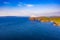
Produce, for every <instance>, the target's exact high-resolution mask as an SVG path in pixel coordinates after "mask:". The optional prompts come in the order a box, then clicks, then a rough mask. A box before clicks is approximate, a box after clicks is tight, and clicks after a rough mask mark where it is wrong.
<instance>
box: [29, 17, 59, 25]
mask: <svg viewBox="0 0 60 40" xmlns="http://www.w3.org/2000/svg"><path fill="white" fill-rule="evenodd" d="M30 20H32V21H34V20H38V21H41V22H53V23H54V25H55V26H60V17H43V16H42V17H30Z"/></svg>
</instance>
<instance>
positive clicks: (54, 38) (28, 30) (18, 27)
mask: <svg viewBox="0 0 60 40" xmlns="http://www.w3.org/2000/svg"><path fill="white" fill-rule="evenodd" d="M0 40H60V27H58V26H54V25H53V23H51V22H48V23H43V22H40V21H37V20H36V21H31V20H29V17H15V16H11V17H10V16H7V17H0Z"/></svg>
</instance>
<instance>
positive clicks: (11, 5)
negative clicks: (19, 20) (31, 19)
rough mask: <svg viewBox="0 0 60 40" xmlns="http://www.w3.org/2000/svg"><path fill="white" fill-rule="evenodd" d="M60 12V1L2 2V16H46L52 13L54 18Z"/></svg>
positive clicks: (8, 0) (0, 2)
mask: <svg viewBox="0 0 60 40" xmlns="http://www.w3.org/2000/svg"><path fill="white" fill-rule="evenodd" d="M59 12H60V0H0V16H31V15H35V16H41V15H44V16H45V15H46V14H50V15H51V13H52V16H53V15H56V13H58V14H60V13H59ZM54 13H55V14H54ZM58 14H57V15H58ZM46 16H47V15H46Z"/></svg>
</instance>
